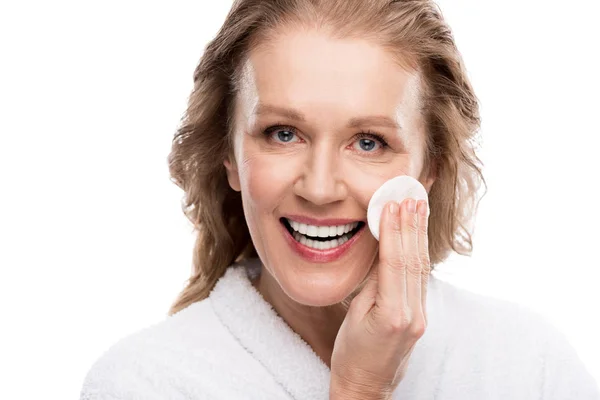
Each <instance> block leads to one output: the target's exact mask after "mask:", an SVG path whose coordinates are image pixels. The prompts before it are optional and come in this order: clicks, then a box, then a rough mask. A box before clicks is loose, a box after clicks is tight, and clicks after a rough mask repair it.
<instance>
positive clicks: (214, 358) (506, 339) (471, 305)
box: [81, 260, 600, 400]
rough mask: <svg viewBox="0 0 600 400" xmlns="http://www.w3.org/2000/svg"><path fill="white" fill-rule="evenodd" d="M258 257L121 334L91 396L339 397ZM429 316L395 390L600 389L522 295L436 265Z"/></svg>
mask: <svg viewBox="0 0 600 400" xmlns="http://www.w3.org/2000/svg"><path fill="white" fill-rule="evenodd" d="M259 272H260V263H259V262H257V260H253V261H250V262H245V263H244V265H239V266H232V267H230V268H229V269H228V270H227V272H226V273H225V275H224V276H223V277H222V278H221V279H220V280H219V281H218V283H217V285H216V286H215V288H214V290H213V291H212V292H211V294H210V296H209V297H208V298H207V299H205V300H203V301H200V302H197V303H194V304H192V305H190V306H189V307H187V308H185V309H184V310H181V311H180V312H178V313H177V314H175V315H173V316H170V317H167V318H166V319H165V320H164V321H162V322H160V323H158V324H156V325H154V326H152V327H149V328H146V329H144V330H141V331H139V332H137V333H135V334H132V335H130V336H128V337H126V338H124V339H122V340H121V341H119V342H117V343H116V344H115V345H113V346H112V347H111V348H110V349H109V350H108V351H107V352H106V353H105V354H104V355H102V356H101V357H100V358H99V359H98V360H97V361H96V362H95V364H94V365H93V366H92V368H91V370H90V371H89V372H88V374H87V377H86V379H85V381H84V384H83V389H82V391H81V399H82V400H88V399H89V400H91V399H106V400H108V399H144V400H155V399H171V400H180V399H227V400H232V399H302V400H305V399H306V400H310V399H328V398H329V377H330V371H329V369H328V368H327V366H326V365H325V364H324V363H323V362H322V361H321V359H320V358H319V357H318V356H317V355H316V354H315V353H314V352H313V351H312V349H311V348H310V346H309V345H308V344H307V343H306V342H304V341H303V340H302V339H301V338H300V336H298V335H297V334H296V333H295V332H293V331H292V330H291V328H290V327H289V326H288V325H287V324H286V323H285V322H284V321H283V320H282V319H281V318H280V317H279V316H278V315H277V314H276V313H275V311H274V310H273V309H272V308H271V306H270V305H269V304H268V303H267V302H266V301H265V300H264V299H263V298H262V296H261V295H260V294H259V293H258V292H257V291H256V290H255V288H254V287H253V286H252V284H251V282H250V279H252V278H253V277H254V276H256V274H257V273H259ZM428 287H429V289H428V292H427V313H428V322H429V324H428V327H427V329H426V332H425V334H424V335H423V336H422V337H421V339H420V340H419V341H418V342H417V345H416V347H415V349H414V351H413V353H412V356H411V358H410V364H409V367H408V371H407V374H406V376H405V377H404V379H403V380H402V381H401V382H400V385H399V386H398V388H397V389H396V391H395V392H394V399H399V400H400V399H401V400H409V399H413V400H417V399H418V400H428V399H432V400H433V399H436V400H470V399H473V400H488V399H489V400H491V399H494V400H526V399H527V400H540V399H544V400H566V399H573V400H592V399H593V400H598V399H600V394H599V390H598V386H597V383H596V382H595V380H594V379H593V378H592V376H591V375H590V374H589V373H588V372H587V371H586V369H585V368H584V366H583V364H582V362H581V361H580V359H579V358H578V356H577V354H576V353H575V351H574V350H573V348H572V347H571V346H570V344H569V343H568V342H567V341H566V339H565V337H564V336H563V335H562V334H561V333H559V332H558V331H557V330H556V329H555V328H553V326H552V325H551V324H550V323H549V322H547V321H546V320H545V319H543V318H542V317H540V316H538V314H535V313H533V312H530V311H528V309H526V308H524V307H522V306H519V305H517V304H514V303H510V302H506V301H501V300H496V299H492V298H488V297H484V296H480V295H477V294H474V293H471V292H468V291H466V290H463V289H459V288H457V287H454V286H452V285H450V284H449V283H447V282H444V281H441V280H439V279H438V278H436V277H435V272H434V273H433V275H432V276H431V278H430V282H429V286H428Z"/></svg>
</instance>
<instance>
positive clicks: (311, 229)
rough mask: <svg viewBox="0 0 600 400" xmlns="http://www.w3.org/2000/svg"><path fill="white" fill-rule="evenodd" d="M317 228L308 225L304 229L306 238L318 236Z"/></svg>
mask: <svg viewBox="0 0 600 400" xmlns="http://www.w3.org/2000/svg"><path fill="white" fill-rule="evenodd" d="M318 232H319V227H318V226H314V225H308V226H307V228H306V236H312V237H316V236H318V235H317V234H318Z"/></svg>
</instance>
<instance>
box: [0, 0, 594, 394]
mask: <svg viewBox="0 0 600 400" xmlns="http://www.w3.org/2000/svg"><path fill="white" fill-rule="evenodd" d="M230 4H231V2H230V1H210V2H209V1H202V0H195V1H179V2H166V1H165V2H160V3H158V2H144V3H142V2H139V3H137V2H132V1H129V2H126V1H103V2H81V1H79V2H75V1H73V2H66V1H53V2H42V1H39V2H29V1H19V2H17V1H13V2H6V3H4V2H3V3H1V5H0V57H1V60H0V61H1V62H0V185H1V186H0V190H1V196H0V267H1V276H0V307H1V310H0V311H1V315H2V322H1V324H2V328H1V329H0V335H1V340H0V376H2V379H1V380H2V383H1V384H0V398H4V399H8V398H10V399H17V398H22V399H33V398H52V399H67V398H77V397H78V395H79V390H80V386H81V383H82V382H83V378H84V376H85V373H86V372H87V371H88V369H89V368H90V367H91V364H92V363H93V362H94V361H95V360H96V359H97V358H98V357H99V356H100V355H101V354H102V352H103V351H105V350H106V349H107V348H108V347H109V346H110V345H111V344H113V343H114V342H115V341H117V340H118V339H120V338H122V337H123V336H125V335H126V334H129V333H132V332H134V331H136V330H139V329H141V328H143V327H146V326H148V325H150V324H152V323H154V322H157V321H160V320H161V319H162V318H163V317H164V316H165V315H166V313H167V310H168V308H169V306H170V304H171V303H172V301H173V300H174V299H175V297H176V295H177V293H178V292H179V290H180V289H181V288H182V287H183V285H184V282H185V280H186V278H187V277H188V276H189V271H190V265H191V256H192V253H191V252H192V246H193V236H192V230H191V225H190V224H189V223H188V222H187V220H185V218H184V216H183V214H182V212H181V210H180V199H181V197H182V192H181V191H180V190H179V189H178V188H177V187H176V186H175V185H174V184H172V183H171V182H170V181H169V175H168V169H167V161H166V158H167V155H168V153H169V150H170V142H171V138H172V136H173V134H174V132H175V129H176V128H177V126H178V124H179V119H180V117H181V116H182V114H183V112H184V110H185V106H186V101H187V96H188V95H189V92H190V90H191V88H192V73H193V70H194V67H195V65H196V63H197V61H198V60H199V58H200V55H201V53H202V51H203V48H204V46H205V44H206V42H207V41H208V40H209V39H210V38H212V36H213V35H214V34H215V33H216V31H217V30H218V28H219V27H220V25H221V23H222V22H223V20H224V17H225V14H226V12H227V11H228V9H229V6H230ZM439 4H440V6H441V8H442V11H443V12H444V15H445V16H446V18H447V20H448V22H449V23H450V25H451V27H452V28H453V31H454V34H455V38H456V42H457V44H458V47H459V49H460V50H461V52H462V54H463V57H464V60H465V62H466V65H467V69H468V70H469V74H470V77H471V79H472V83H473V85H474V87H475V90H476V93H477V95H478V97H479V99H480V101H481V111H482V117H483V125H482V130H481V133H482V138H483V139H482V145H483V151H482V152H481V158H482V159H483V161H484V163H485V169H484V173H485V176H486V178H487V181H488V185H489V192H488V194H487V195H486V197H485V198H484V200H483V201H482V203H481V208H480V212H479V215H478V218H477V225H476V231H475V237H474V244H475V251H474V254H473V257H471V258H466V257H452V258H451V259H450V260H449V262H448V263H446V265H444V266H443V267H440V269H439V271H438V274H439V276H440V277H442V278H443V279H447V280H449V281H451V282H453V283H455V284H456V285H459V286H462V287H466V288H469V289H470V290H472V291H476V292H479V293H484V294H487V295H490V296H495V297H500V298H504V299H509V300H512V301H516V302H519V303H523V304H526V305H528V306H529V307H531V308H533V309H534V310H536V311H538V312H540V313H541V314H543V315H544V316H546V317H547V318H549V319H550V320H551V321H552V322H554V323H555V324H556V325H557V326H558V327H559V328H560V329H561V330H562V331H563V332H564V333H565V334H566V335H567V337H568V338H569V339H570V341H571V342H572V344H573V346H574V347H575V348H576V350H577V351H578V353H579V354H580V356H581V359H582V360H583V362H584V363H585V364H586V365H587V367H588V368H589V370H590V372H591V373H592V374H593V375H594V376H595V378H596V379H597V380H600V346H599V345H598V342H597V340H594V339H597V338H598V337H600V326H599V323H598V312H597V309H598V306H599V305H600V289H599V288H598V279H599V278H600V273H599V272H598V270H599V269H600V261H598V247H599V246H598V243H597V242H598V239H599V237H600V235H599V234H598V225H599V224H600V214H599V211H598V204H600V196H599V194H598V193H599V192H598V189H597V185H598V183H599V182H600V181H599V179H598V174H599V173H600V168H599V167H598V162H599V160H600V156H599V154H598V148H599V145H600V139H599V137H600V129H599V128H598V119H597V118H598V114H599V112H600V110H599V105H600V101H599V100H598V93H599V89H600V85H599V83H598V66H597V65H598V64H597V63H595V62H593V61H592V60H593V59H594V60H596V61H597V60H598V56H597V52H598V50H599V49H600V46H599V45H598V41H599V39H600V37H599V35H598V33H597V29H596V28H594V27H595V26H596V27H597V26H598V22H597V21H598V11H600V7H599V3H598V1H596V0H590V1H583V0H580V1H572V2H570V3H566V2H551V1H542V0H539V1H532V0H528V1H523V0H519V1H517V0H511V1H502V2H498V1H482V0H463V1H458V0H444V1H440V2H439Z"/></svg>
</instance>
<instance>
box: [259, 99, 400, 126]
mask: <svg viewBox="0 0 600 400" xmlns="http://www.w3.org/2000/svg"><path fill="white" fill-rule="evenodd" d="M254 114H256V115H266V114H275V115H279V116H282V117H285V118H288V119H291V120H294V121H299V122H305V121H306V118H305V117H304V114H302V113H301V112H299V111H297V110H294V109H292V108H285V107H279V106H273V105H269V104H258V105H257V107H256V109H255V111H254ZM363 126H381V127H386V128H393V129H400V130H401V129H402V127H401V126H400V125H399V124H398V123H397V122H396V121H394V120H393V119H391V118H389V117H386V116H383V115H371V116H366V117H355V118H351V119H350V120H349V121H348V124H347V128H360V127H363Z"/></svg>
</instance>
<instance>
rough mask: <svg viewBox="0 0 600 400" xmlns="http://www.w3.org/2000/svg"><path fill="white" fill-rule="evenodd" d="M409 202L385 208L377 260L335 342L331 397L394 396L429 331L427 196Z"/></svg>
mask: <svg viewBox="0 0 600 400" xmlns="http://www.w3.org/2000/svg"><path fill="white" fill-rule="evenodd" d="M410 200H411V199H406V200H405V201H404V202H403V203H402V204H401V205H398V203H396V202H390V203H388V204H387V205H386V207H385V212H384V213H383V214H384V215H382V218H381V225H380V227H381V228H380V229H381V233H380V242H379V258H378V261H377V264H376V265H375V266H374V268H373V270H372V272H371V275H370V277H369V280H368V282H367V283H366V285H365V287H364V288H363V290H362V291H361V292H360V293H359V294H358V295H357V296H356V297H355V298H354V299H353V300H352V303H351V304H350V307H349V309H348V313H347V314H346V318H345V319H344V322H343V323H342V326H341V327H340V330H339V332H338V335H337V338H336V340H335V345H334V348H333V354H332V358H331V388H330V399H361V400H366V399H390V398H391V397H392V392H393V391H394V389H395V388H396V387H397V386H398V384H399V383H400V381H401V380H402V378H403V377H404V375H405V373H406V369H407V367H408V362H409V358H410V355H411V353H412V351H413V348H414V346H415V344H416V343H417V340H419V338H421V336H422V335H423V333H425V328H426V326H427V315H426V297H427V283H428V280H429V273H430V270H431V268H430V263H429V250H428V242H427V222H428V217H429V215H428V214H429V212H428V206H427V203H426V201H424V200H421V201H419V202H418V203H417V206H418V207H416V211H417V212H416V213H415V212H410V211H409V210H408V207H407V205H408V203H409V201H410ZM412 201H413V202H414V200H412Z"/></svg>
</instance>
